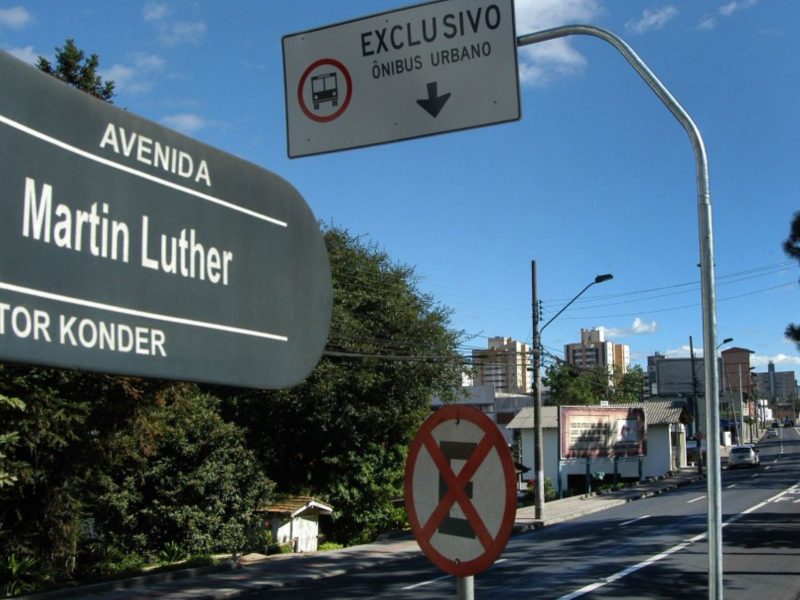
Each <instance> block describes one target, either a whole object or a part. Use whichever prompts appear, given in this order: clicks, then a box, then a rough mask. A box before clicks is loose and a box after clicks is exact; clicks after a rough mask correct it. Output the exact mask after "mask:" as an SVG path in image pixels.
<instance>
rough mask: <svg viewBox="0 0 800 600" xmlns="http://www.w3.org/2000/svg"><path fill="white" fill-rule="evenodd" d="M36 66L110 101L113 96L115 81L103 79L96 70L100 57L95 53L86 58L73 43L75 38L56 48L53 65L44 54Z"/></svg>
mask: <svg viewBox="0 0 800 600" xmlns="http://www.w3.org/2000/svg"><path fill="white" fill-rule="evenodd" d="M36 66H37V67H38V68H39V69H40V70H41V71H44V72H45V73H47V74H49V75H52V76H53V77H56V78H57V79H60V80H61V81H63V82H64V83H67V84H69V85H71V86H73V87H76V88H78V89H79V90H82V91H84V92H86V93H87V94H91V95H92V96H94V97H95V98H100V99H101V100H105V101H106V102H111V98H112V97H113V96H114V87H115V83H114V82H113V81H109V80H106V81H103V78H102V77H100V75H99V74H98V72H97V69H98V68H99V67H100V59H99V58H98V56H97V54H92V55H90V56H89V57H88V58H86V53H85V52H84V51H83V50H81V49H80V48H78V47H77V46H76V45H75V40H73V39H68V40H67V41H66V43H65V44H64V47H63V48H56V64H55V67H54V66H53V65H52V64H51V63H50V61H49V60H47V59H46V58H45V57H44V56H40V57H39V60H38V62H37V64H36Z"/></svg>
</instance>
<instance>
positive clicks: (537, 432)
mask: <svg viewBox="0 0 800 600" xmlns="http://www.w3.org/2000/svg"><path fill="white" fill-rule="evenodd" d="M536 286H537V282H536V261H535V260H532V261H531V296H532V305H533V388H534V389H533V462H534V468H535V469H536V484H535V489H534V497H533V503H534V516H535V517H536V518H537V519H539V520H541V519H543V518H544V440H543V439H542V438H543V427H542V374H541V372H540V370H541V354H540V353H541V338H540V337H539V297H538V293H537V291H536Z"/></svg>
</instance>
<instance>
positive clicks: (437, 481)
mask: <svg viewBox="0 0 800 600" xmlns="http://www.w3.org/2000/svg"><path fill="white" fill-rule="evenodd" d="M405 503H406V511H407V512H408V520H409V522H410V524H411V530H412V531H413V532H414V536H415V537H416V539H417V542H418V543H419V545H420V548H421V549H422V551H423V552H424V553H425V555H426V556H427V557H428V558H429V559H430V560H431V561H432V562H433V563H434V564H435V565H436V566H437V567H439V568H440V569H442V570H443V571H445V572H447V573H450V574H451V575H455V576H457V577H466V576H469V575H475V574H477V573H480V572H481V571H483V570H485V569H487V568H489V567H490V566H491V565H492V563H494V561H495V560H496V559H497V557H498V556H500V553H501V552H502V551H503V549H504V548H505V546H506V543H507V542H508V538H509V536H510V535H511V529H512V527H513V525H514V517H515V515H516V506H517V504H516V492H515V471H514V462H513V461H512V459H511V453H510V452H509V449H508V445H507V443H506V441H505V439H504V438H503V435H502V434H501V433H500V430H499V429H498V428H497V425H496V424H495V423H494V422H493V421H492V420H491V419H489V418H488V417H487V416H486V415H484V414H483V413H482V412H480V411H479V410H477V409H475V408H472V407H470V406H466V405H459V404H454V405H449V406H446V407H444V408H441V409H439V410H437V411H436V412H435V413H433V414H432V415H431V416H430V417H429V418H428V419H427V420H426V421H425V422H424V423H423V424H422V427H421V428H420V430H419V432H418V433H417V436H416V437H415V438H414V441H413V443H412V444H411V448H410V450H409V455H408V459H407V461H406V473H405Z"/></svg>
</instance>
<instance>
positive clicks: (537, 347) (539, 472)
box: [531, 260, 614, 519]
mask: <svg viewBox="0 0 800 600" xmlns="http://www.w3.org/2000/svg"><path fill="white" fill-rule="evenodd" d="M609 279H614V276H613V275H612V274H611V273H605V274H603V275H598V276H597V277H595V278H594V281H592V282H591V283H589V285H587V286H586V287H585V288H583V289H582V290H581V291H580V292H578V293H577V294H576V295H575V297H574V298H573V299H572V300H570V301H569V302H567V303H566V304H565V305H564V307H563V308H562V309H561V310H559V311H558V312H557V313H556V314H555V315H553V316H552V317H551V318H550V320H549V321H547V323H545V324H544V325H542V327H541V328H540V327H539V307H538V304H539V301H538V297H537V291H536V261H535V260H533V261H531V291H532V296H533V389H534V401H533V439H534V449H533V461H534V463H535V465H536V490H535V495H534V506H535V516H536V518H537V519H542V518H544V517H543V515H544V440H543V439H542V375H541V373H540V372H539V371H540V369H539V366H540V365H539V362H540V358H541V333H542V331H544V329H545V327H547V326H548V325H550V323H552V322H553V321H554V320H555V319H556V317H558V316H559V315H560V314H561V313H563V312H564V311H565V310H566V309H567V308H568V307H569V306H570V305H571V304H572V303H573V302H575V300H577V299H578V298H580V297H581V295H583V293H584V292H585V291H586V290H588V289H589V288H590V287H592V286H593V285H595V284H598V283H603V282H604V281H608V280H609Z"/></svg>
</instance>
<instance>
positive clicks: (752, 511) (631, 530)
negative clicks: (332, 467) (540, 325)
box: [248, 428, 800, 600]
mask: <svg viewBox="0 0 800 600" xmlns="http://www.w3.org/2000/svg"><path fill="white" fill-rule="evenodd" d="M780 431H781V436H782V437H781V439H779V440H769V441H765V442H764V443H762V445H761V453H760V455H761V460H762V464H761V467H759V468H758V469H741V470H736V471H725V472H724V474H723V479H722V492H723V493H722V507H723V523H724V529H723V549H724V577H723V581H724V596H725V598H726V599H730V600H736V599H742V600H744V599H748V600H752V599H753V598H756V599H759V600H798V599H800V435H798V431H797V430H796V429H790V428H789V429H787V428H784V429H781V430H780ZM706 508H707V504H706V488H705V482H700V483H698V484H694V485H690V486H686V487H682V488H679V489H677V490H675V491H672V492H670V493H668V494H664V495H661V496H657V497H654V498H650V499H647V500H642V501H638V502H632V503H628V504H625V505H622V506H618V507H615V508H612V509H609V510H606V511H603V512H600V513H596V514H594V515H589V516H586V517H582V518H580V519H575V520H572V521H569V522H565V523H561V524H558V525H554V526H551V527H546V528H544V529H540V530H535V531H531V532H529V533H526V534H522V535H517V536H514V537H512V539H511V541H510V542H509V544H508V546H507V547H506V550H505V552H504V553H503V554H502V556H501V558H500V559H499V560H498V561H497V562H496V563H495V564H494V565H493V566H492V567H491V568H490V569H489V570H487V571H485V572H483V573H480V574H478V575H477V576H475V598H525V599H529V598H539V599H547V598H554V599H560V600H568V599H572V598H584V599H597V598H637V599H645V598H659V599H661V598H681V599H685V598H706V597H707V595H708V592H707V583H708V576H707V572H708V547H707V543H706V535H705V534H706V527H707V524H706ZM455 596H456V582H455V579H454V578H453V577H450V576H447V575H445V574H443V573H442V572H441V571H439V570H438V569H436V568H435V567H434V566H433V565H432V564H431V563H430V562H429V561H428V560H427V559H426V558H424V557H420V558H415V559H409V560H404V561H393V562H392V563H390V564H387V565H386V566H385V567H384V568H380V569H379V568H374V569H366V570H364V571H361V572H357V573H352V574H347V575H341V576H338V577H330V578H324V579H320V580H316V581H306V582H302V583H299V584H297V585H293V586H290V587H285V588H281V589H272V590H269V591H268V592H263V593H260V594H252V595H249V596H248V597H249V598H270V599H271V600H274V599H285V598H291V599H297V598H320V599H322V598H326V599H327V598H332V599H350V598H384V597H385V598H401V599H402V598H409V599H411V598H413V599H427V598H431V599H433V598H443V597H455Z"/></svg>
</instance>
